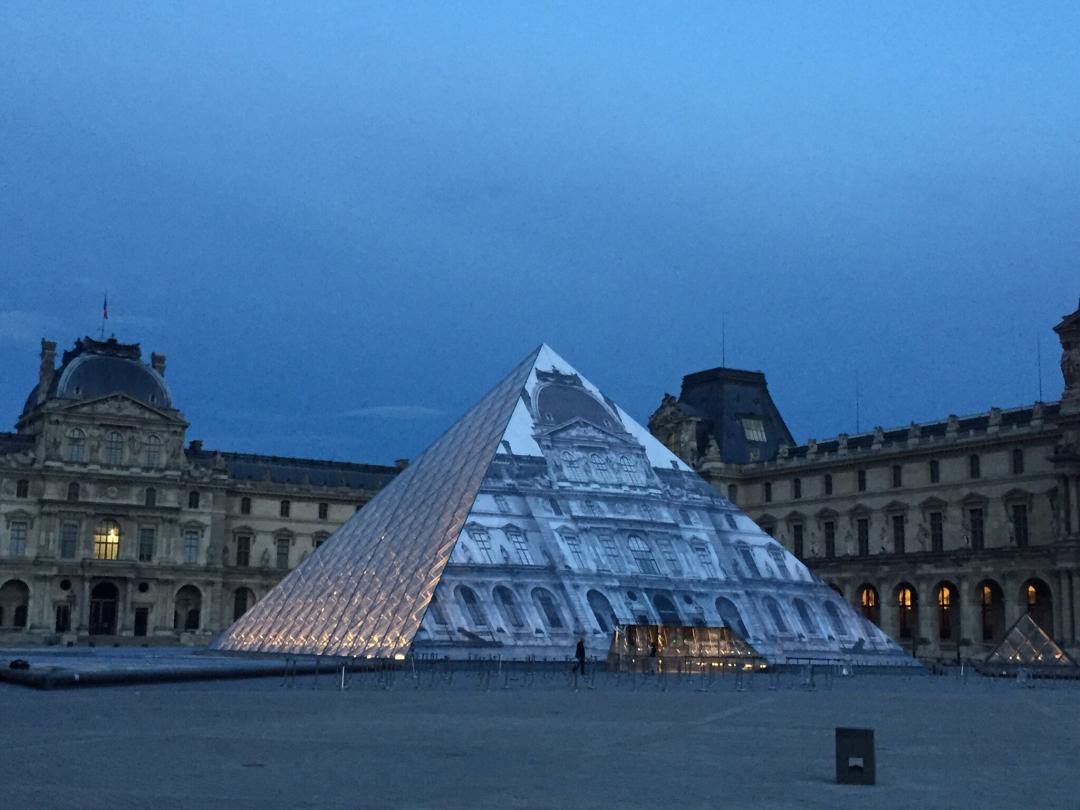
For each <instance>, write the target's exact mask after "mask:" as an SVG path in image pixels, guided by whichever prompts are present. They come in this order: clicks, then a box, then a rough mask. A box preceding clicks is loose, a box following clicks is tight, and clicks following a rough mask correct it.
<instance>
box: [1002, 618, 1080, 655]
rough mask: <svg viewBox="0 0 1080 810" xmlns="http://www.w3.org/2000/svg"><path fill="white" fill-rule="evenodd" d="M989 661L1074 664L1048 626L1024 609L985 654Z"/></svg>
mask: <svg viewBox="0 0 1080 810" xmlns="http://www.w3.org/2000/svg"><path fill="white" fill-rule="evenodd" d="M986 663H988V664H1012V665H1014V666H1015V665H1020V666H1066V667H1072V666H1075V664H1074V663H1073V661H1072V659H1070V658H1069V656H1068V655H1066V654H1065V651H1064V650H1062V649H1061V647H1059V646H1058V645H1057V644H1056V643H1055V642H1054V640H1053V639H1052V638H1050V636H1049V635H1048V634H1047V632H1046V631H1045V630H1043V629H1042V628H1041V627H1039V625H1038V623H1037V622H1036V621H1035V620H1034V619H1032V618H1031V615H1030V614H1027V613H1025V614H1024V615H1022V616H1021V617H1020V618H1019V619H1017V620H1016V624H1014V625H1013V626H1012V627H1011V628H1010V629H1009V632H1008V633H1006V634H1005V638H1003V639H1002V640H1001V643H1000V644H998V646H997V647H996V648H995V649H994V651H993V652H992V653H990V655H988V656H987V657H986Z"/></svg>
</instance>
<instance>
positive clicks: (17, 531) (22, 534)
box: [11, 520, 26, 557]
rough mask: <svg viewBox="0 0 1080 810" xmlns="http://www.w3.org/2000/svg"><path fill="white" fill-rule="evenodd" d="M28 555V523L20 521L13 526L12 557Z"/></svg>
mask: <svg viewBox="0 0 1080 810" xmlns="http://www.w3.org/2000/svg"><path fill="white" fill-rule="evenodd" d="M25 553H26V523H24V522H23V521H21V520H19V521H16V522H14V523H12V524H11V556H12V557H21V556H22V555H24V554H25Z"/></svg>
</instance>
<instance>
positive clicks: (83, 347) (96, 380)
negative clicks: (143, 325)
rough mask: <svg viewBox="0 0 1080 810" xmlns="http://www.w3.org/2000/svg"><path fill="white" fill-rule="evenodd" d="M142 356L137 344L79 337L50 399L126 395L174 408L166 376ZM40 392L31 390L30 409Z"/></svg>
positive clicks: (58, 374) (54, 382)
mask: <svg viewBox="0 0 1080 810" xmlns="http://www.w3.org/2000/svg"><path fill="white" fill-rule="evenodd" d="M141 356H142V354H141V351H140V349H139V344H137V343H129V344H126V343H120V342H119V341H117V340H116V338H110V339H109V340H106V341H97V340H93V339H91V338H83V339H82V340H78V341H76V342H75V348H74V349H73V350H71V351H68V352H64V360H63V363H62V364H61V365H60V368H58V369H57V370H56V373H55V374H54V375H53V378H52V383H51V384H50V385H49V391H48V395H47V396H46V399H69V400H91V399H97V398H99V397H105V396H109V395H110V394H126V395H127V396H129V397H131V398H132V399H136V400H138V401H140V402H143V403H145V404H147V405H149V406H151V407H153V408H165V409H168V408H172V395H171V394H170V393H169V387H168V386H167V385H166V384H165V378H164V377H162V376H161V374H159V373H158V372H157V371H156V370H154V369H153V368H151V367H150V366H148V365H146V364H145V363H144V362H142V360H141V359H140V358H141ZM37 391H38V389H37V386H35V388H34V390H33V391H31V392H30V396H29V398H28V399H27V401H26V407H27V410H29V409H30V408H33V407H34V404H35V403H36V401H37ZM25 412H26V411H25V410H24V413H25Z"/></svg>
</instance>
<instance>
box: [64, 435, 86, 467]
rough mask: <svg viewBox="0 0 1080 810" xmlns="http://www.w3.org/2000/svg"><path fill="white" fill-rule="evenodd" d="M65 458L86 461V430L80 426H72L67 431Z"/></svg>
mask: <svg viewBox="0 0 1080 810" xmlns="http://www.w3.org/2000/svg"><path fill="white" fill-rule="evenodd" d="M65 446H66V448H67V453H66V455H67V460H68V461H86V432H85V431H83V430H82V428H72V429H71V430H69V431H68V433H67V443H66V445H65Z"/></svg>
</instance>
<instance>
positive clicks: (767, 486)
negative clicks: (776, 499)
mask: <svg viewBox="0 0 1080 810" xmlns="http://www.w3.org/2000/svg"><path fill="white" fill-rule="evenodd" d="M765 503H772V482H771V481H766V482H765Z"/></svg>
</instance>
